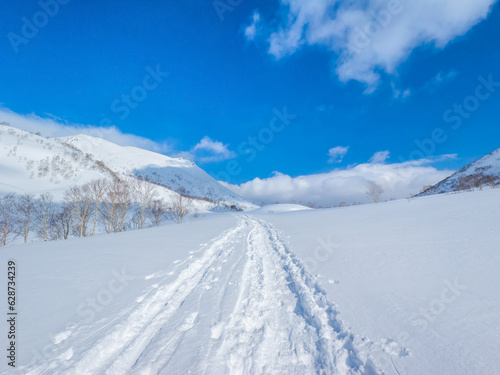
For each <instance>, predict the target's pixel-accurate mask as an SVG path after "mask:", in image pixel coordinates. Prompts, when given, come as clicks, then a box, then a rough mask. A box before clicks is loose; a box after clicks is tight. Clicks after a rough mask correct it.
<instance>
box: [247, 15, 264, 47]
mask: <svg viewBox="0 0 500 375" xmlns="http://www.w3.org/2000/svg"><path fill="white" fill-rule="evenodd" d="M259 26H260V13H259V12H258V11H254V12H253V14H252V22H251V23H250V25H248V26H247V27H245V38H247V40H250V41H251V40H254V39H255V36H256V35H257V31H258V29H259Z"/></svg>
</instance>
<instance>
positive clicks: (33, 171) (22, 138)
mask: <svg viewBox="0 0 500 375" xmlns="http://www.w3.org/2000/svg"><path fill="white" fill-rule="evenodd" d="M113 176H118V177H127V178H144V179H146V178H148V179H149V180H151V181H153V182H154V183H156V184H158V186H160V188H161V189H164V190H172V191H174V192H175V191H179V190H180V189H182V190H183V193H185V194H187V195H191V196H194V197H199V198H207V199H209V200H211V201H213V202H224V203H226V204H228V205H233V204H234V205H238V206H240V207H242V208H254V207H255V206H254V205H253V204H251V203H249V202H247V201H246V200H244V199H243V198H241V197H240V196H238V195H237V194H235V193H233V192H232V191H230V190H229V189H227V188H226V187H224V186H222V185H221V184H219V183H218V182H217V181H216V180H215V179H213V178H212V177H211V176H210V175H209V174H207V173H206V172H205V171H203V170H202V169H201V168H199V167H198V166H197V165H196V164H195V163H193V162H192V161H189V160H187V159H184V158H172V157H168V156H165V155H162V154H158V153H155V152H151V151H146V150H143V149H139V148H136V147H123V146H119V145H117V144H114V143H112V142H109V141H106V140H104V139H100V138H96V137H91V136H88V135H77V136H71V137H62V138H45V137H42V136H40V135H37V134H33V133H29V132H26V131H23V130H19V129H16V128H13V127H10V126H7V125H5V124H0V194H5V193H9V192H15V193H33V194H39V193H44V192H50V193H52V194H53V195H54V196H55V197H56V199H61V198H62V195H63V193H64V191H65V190H66V189H67V188H69V187H70V186H73V185H80V184H84V183H86V182H88V181H90V180H92V179H95V178H111V177H113Z"/></svg>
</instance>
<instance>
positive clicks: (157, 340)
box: [23, 215, 382, 375]
mask: <svg viewBox="0 0 500 375" xmlns="http://www.w3.org/2000/svg"><path fill="white" fill-rule="evenodd" d="M238 218H239V221H240V222H239V223H238V224H237V225H236V226H235V227H233V228H231V229H229V230H227V231H226V232H224V233H223V234H221V235H220V236H218V237H216V238H215V239H213V240H212V241H211V242H210V243H209V244H208V245H205V246H204V247H202V251H201V252H200V254H201V255H200V256H199V258H197V259H194V260H191V259H190V258H193V257H192V256H191V257H190V258H189V261H190V263H188V262H186V266H185V268H184V269H183V270H182V271H181V272H180V273H179V274H178V276H177V278H176V279H175V280H174V281H172V282H170V283H168V284H165V285H162V284H161V282H160V283H159V285H158V286H157V287H156V288H154V289H152V290H150V291H149V292H148V293H147V294H146V295H145V296H141V297H140V298H138V299H137V300H136V301H135V303H136V304H135V306H134V307H132V308H131V309H128V310H126V313H124V314H123V316H122V319H121V320H119V321H118V322H115V320H113V321H112V322H111V323H114V324H109V327H106V330H103V332H102V334H101V337H100V338H99V339H98V340H97V341H96V342H95V343H93V344H92V346H91V347H89V348H87V350H84V351H82V352H76V350H77V347H75V346H73V347H72V348H71V349H69V350H67V351H66V352H65V353H64V355H60V356H59V357H57V358H55V359H54V360H53V361H51V362H50V363H49V364H47V365H45V366H43V367H37V368H31V369H30V368H25V369H23V370H24V373H27V374H75V375H79V374H110V375H114V374H117V375H120V374H128V373H133V374H172V373H187V372H189V373H193V374H340V375H344V374H346V375H347V374H367V375H372V374H381V373H382V371H381V370H379V369H377V368H376V366H375V365H374V364H373V363H372V361H371V360H370V350H369V349H367V348H369V346H370V345H368V346H366V345H365V346H364V347H361V346H360V345H359V344H357V343H358V342H359V340H356V337H355V336H354V335H353V334H352V333H351V332H350V330H349V329H348V328H347V327H346V326H345V324H344V323H343V322H342V321H341V320H340V319H339V318H338V316H337V315H338V311H337V310H336V308H335V306H334V305H333V304H332V303H330V302H329V301H328V300H327V298H326V293H325V292H324V291H323V289H322V288H321V287H320V286H319V284H318V283H317V281H316V280H315V278H314V277H313V276H311V275H310V274H309V273H308V272H307V271H306V269H305V267H304V264H303V263H302V261H301V260H300V259H298V258H297V257H296V256H295V255H294V253H293V252H292V251H291V250H290V249H289V248H288V247H287V245H286V243H285V241H284V240H283V239H282V236H281V235H280V234H279V233H278V231H277V230H276V229H275V228H274V227H272V226H271V225H270V224H268V223H266V222H265V221H263V220H260V219H256V218H254V217H250V216H247V215H239V216H238ZM240 243H241V244H242V246H241V248H244V251H243V250H242V249H241V248H238V246H236V245H239V244H240ZM203 248H205V249H204V250H203ZM235 249H238V251H235ZM233 258H235V259H233ZM231 261H232V263H231ZM162 272H163V273H162ZM239 273H240V274H239ZM162 274H170V273H166V272H164V271H160V272H159V273H158V274H157V275H151V276H150V278H152V277H153V276H154V277H158V276H159V275H162ZM235 279H237V280H238V282H237V283H235V282H232V280H235ZM217 288H218V289H217ZM231 288H232V289H235V288H236V289H237V293H236V295H237V296H235V295H234V294H233V296H234V297H237V298H234V299H235V301H234V303H233V304H231V305H230V306H229V309H228V311H224V309H223V306H227V305H228V303H229V302H233V301H231V300H230V299H228V298H229V295H230V293H229V289H231ZM212 289H214V290H213V291H212ZM210 293H211V294H210ZM207 295H210V296H211V295H215V297H214V298H213V300H215V301H212V303H211V305H210V306H206V305H207V304H206V303H203V302H204V298H206V297H207ZM206 299H208V297H207V298H206ZM186 301H188V302H189V303H186V304H185V302H186ZM214 302H215V303H214ZM231 310H232V311H231ZM206 315H208V318H206V317H205V316H206ZM207 319H209V322H207ZM200 321H203V322H204V324H205V325H209V324H210V329H209V332H208V334H207V335H206V336H207V337H206V338H205V337H203V336H200V339H204V340H205V339H206V341H207V342H203V343H201V344H200V347H199V348H194V347H193V348H192V351H195V350H198V351H199V353H198V356H197V357H196V358H198V361H197V363H191V364H190V368H189V369H184V370H183V371H182V372H179V371H180V370H179V367H176V366H171V361H172V359H173V358H175V357H176V354H177V353H178V352H179V353H180V348H181V347H182V345H183V340H184V339H185V336H186V335H187V334H189V332H190V330H192V329H198V328H199V329H200V330H201V329H202V328H203V327H201V326H202V324H199V323H200ZM167 325H168V327H167ZM198 325H199V326H198ZM205 328H206V329H208V327H205ZM197 332H198V331H196V333H197ZM61 334H62V333H61ZM68 335H70V337H69V338H67V337H64V339H65V340H66V341H70V339H71V335H72V334H71V333H68ZM73 335H74V336H75V337H74V342H81V341H83V340H79V338H78V334H77V333H73ZM197 337H198V336H197ZM61 338H62V336H61ZM358 339H359V338H358ZM187 341H188V340H187ZM362 341H364V342H365V343H366V342H369V341H367V340H366V339H362ZM187 345H189V344H187ZM184 350H186V349H185V348H184ZM75 352H76V353H75ZM181 355H182V354H178V356H181ZM169 366H170V367H173V368H174V369H175V370H172V368H170V367H169ZM188 370H189V371H188Z"/></svg>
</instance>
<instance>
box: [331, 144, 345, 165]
mask: <svg viewBox="0 0 500 375" xmlns="http://www.w3.org/2000/svg"><path fill="white" fill-rule="evenodd" d="M347 151H349V146H347V147H343V146H337V147H333V148H331V149H329V150H328V156H329V159H328V164H333V163H341V162H342V160H343V159H344V156H345V155H346V154H347Z"/></svg>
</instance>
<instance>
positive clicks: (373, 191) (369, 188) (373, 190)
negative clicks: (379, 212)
mask: <svg viewBox="0 0 500 375" xmlns="http://www.w3.org/2000/svg"><path fill="white" fill-rule="evenodd" d="M383 192H384V189H383V188H382V186H380V185H379V184H376V183H375V182H369V183H368V184H367V185H366V196H367V197H368V198H370V200H371V201H372V203H378V202H380V199H381V197H382V193H383Z"/></svg>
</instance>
